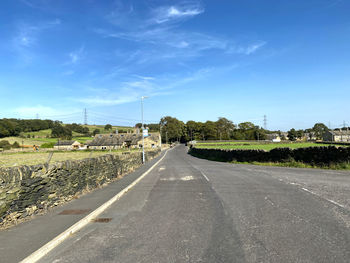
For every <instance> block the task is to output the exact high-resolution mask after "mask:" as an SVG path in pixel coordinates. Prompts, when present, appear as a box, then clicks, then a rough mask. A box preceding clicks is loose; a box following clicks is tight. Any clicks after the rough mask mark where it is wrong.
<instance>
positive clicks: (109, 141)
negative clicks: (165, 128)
mask: <svg viewBox="0 0 350 263" xmlns="http://www.w3.org/2000/svg"><path fill="white" fill-rule="evenodd" d="M144 145H145V148H157V147H160V146H161V143H160V134H159V133H150V134H149V136H147V137H145V138H144ZM141 147H142V134H140V133H124V134H113V133H111V134H96V135H95V138H94V139H93V141H92V142H91V143H89V144H88V148H89V149H96V150H109V149H121V148H141Z"/></svg>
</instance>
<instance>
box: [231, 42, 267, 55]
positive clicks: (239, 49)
mask: <svg viewBox="0 0 350 263" xmlns="http://www.w3.org/2000/svg"><path fill="white" fill-rule="evenodd" d="M265 45H266V42H265V41H258V42H256V43H253V44H250V45H246V46H236V45H232V46H230V47H229V48H228V49H227V53H229V54H243V55H251V54H254V53H255V52H256V51H258V50H259V49H260V48H262V47H263V46H265Z"/></svg>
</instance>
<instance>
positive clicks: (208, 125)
mask: <svg viewBox="0 0 350 263" xmlns="http://www.w3.org/2000/svg"><path fill="white" fill-rule="evenodd" d="M203 131H204V136H205V139H206V140H216V139H217V137H216V136H217V129H216V123H215V122H213V121H206V122H205V123H204V127H203Z"/></svg>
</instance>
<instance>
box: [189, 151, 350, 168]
mask: <svg viewBox="0 0 350 263" xmlns="http://www.w3.org/2000/svg"><path fill="white" fill-rule="evenodd" d="M189 153H190V154H191V155H193V156H196V157H199V158H204V159H208V160H212V161H222V162H230V163H246V164H247V163H249V164H259V165H270V166H273V165H276V166H284V167H299V168H323V169H324V168H326V169H349V168H350V148H349V147H335V146H326V147H307V148H294V149H291V148H274V149H272V150H270V151H264V150H261V149H243V150H242V149H230V150H225V149H213V148H197V147H191V148H190V150H189Z"/></svg>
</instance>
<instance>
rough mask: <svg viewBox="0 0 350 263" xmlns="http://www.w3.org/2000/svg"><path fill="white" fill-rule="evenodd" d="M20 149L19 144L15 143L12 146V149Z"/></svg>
mask: <svg viewBox="0 0 350 263" xmlns="http://www.w3.org/2000/svg"><path fill="white" fill-rule="evenodd" d="M19 147H20V145H19V143H18V142H14V143H13V144H12V148H19Z"/></svg>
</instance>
